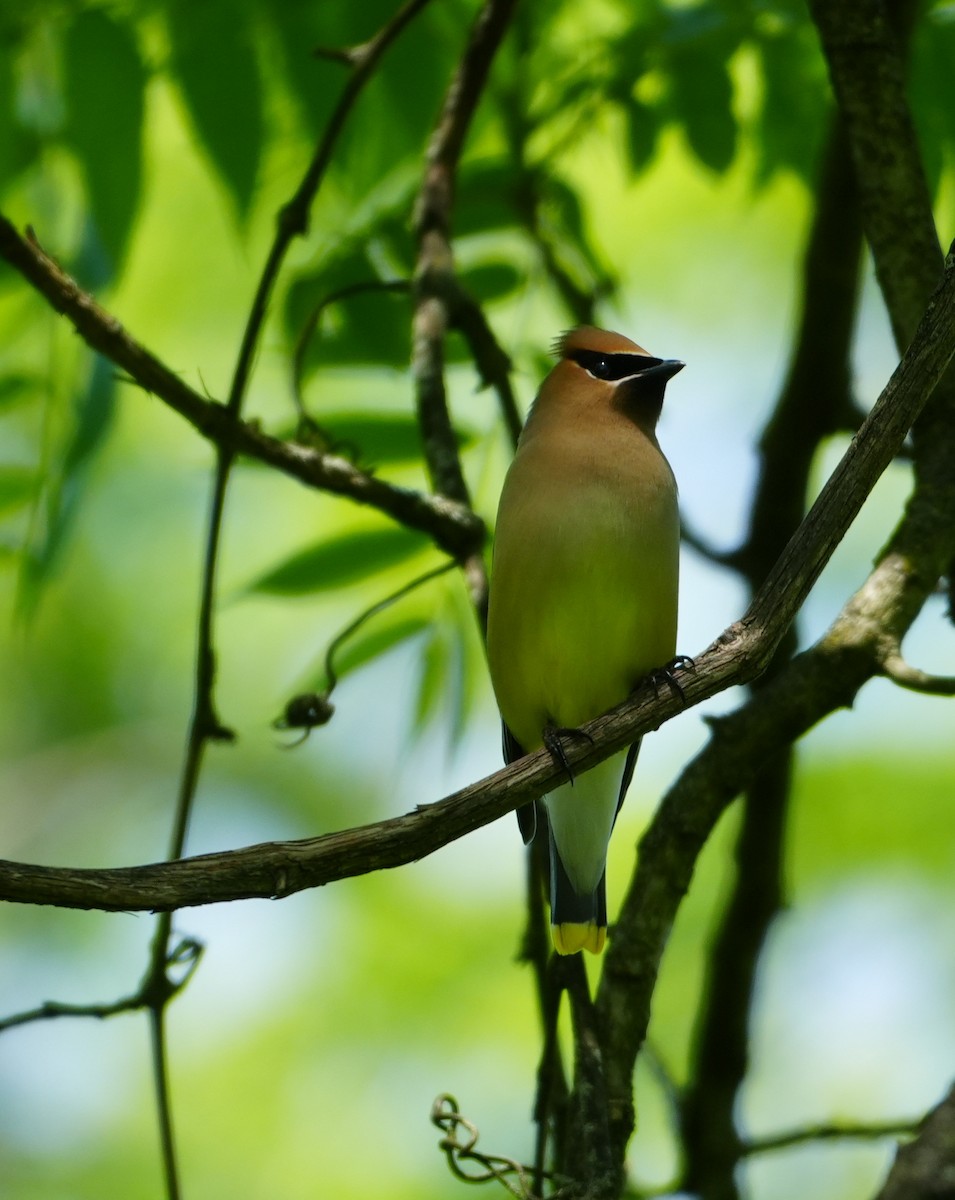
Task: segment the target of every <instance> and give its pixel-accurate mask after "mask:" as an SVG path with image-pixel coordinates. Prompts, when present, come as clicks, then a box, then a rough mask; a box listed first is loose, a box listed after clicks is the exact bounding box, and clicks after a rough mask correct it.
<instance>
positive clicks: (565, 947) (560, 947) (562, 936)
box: [550, 921, 607, 954]
mask: <svg viewBox="0 0 955 1200" xmlns="http://www.w3.org/2000/svg"><path fill="white" fill-rule="evenodd" d="M550 929H551V933H552V934H553V937H554V949H555V950H556V951H557V953H558V954H576V953H577V952H578V951H579V950H589V951H590V953H591V954H599V953H600V952H601V950H603V948H604V946H605V945H606V943H607V926H606V925H596V924H595V923H594V922H593V921H589V922H588V923H587V924H586V925H583V924H577V923H575V922H570V921H567V922H565V923H564V924H563V925H551V927H550Z"/></svg>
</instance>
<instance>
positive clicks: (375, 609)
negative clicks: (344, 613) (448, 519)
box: [272, 561, 455, 750]
mask: <svg viewBox="0 0 955 1200" xmlns="http://www.w3.org/2000/svg"><path fill="white" fill-rule="evenodd" d="M454 565H455V563H454V562H453V561H451V562H446V563H442V564H441V566H440V567H435V568H434V570H431V571H426V572H425V573H424V574H423V575H418V576H417V577H416V578H415V579H412V580H411V582H410V583H406V584H404V585H403V586H402V587H400V588H398V590H397V591H396V592H391V593H390V595H388V596H385V598H384V599H383V600H378V601H377V602H376V603H375V604H373V605H372V606H371V607H370V608H366V609H365V611H364V612H362V613H360V614H359V615H358V616H357V617H356V618H355V619H354V621H350V622H349V624H347V625H346V626H345V628H344V629H342V630H341V631H340V632H339V633H337V634H336V635H335V637H333V638H332V640H331V641H330V642H329V644H328V649H327V650H326V651H325V678H326V679H327V681H328V685H327V687H326V688H325V690H324V692H304V693H302V695H300V696H293V697H292V699H291V700H289V702H288V704H286V706H285V709H284V711H283V713H282V715H281V716H280V717H277V718H276V719H275V720H274V721H273V722H272V728H273V729H303V730H304V731H305V732H304V733H303V734H302V736H301V737H300V738H296V739H295V741H294V742H289V743H288V745H287V746H286V747H285V749H286V750H292V749H294V748H295V747H296V746H301V744H302V742H304V741H305V739H306V738H307V737H308V735H309V734H310V733H311V732H312V730H313V729H316V728H317V727H318V726H319V725H327V724H328V722H329V721H330V720H331V719H332V714H333V713H334V712H335V708H334V705H332V703H331V701H330V699H329V697H330V696H331V694H332V692H333V691H334V690H335V685H336V684H337V683H338V672H337V671H336V670H335V655H336V654H337V653H338V651H339V649H340V648H341V646H342V644H343V643H344V642H347V641H348V639H349V638H350V637H351V636H352V634H353V633H356V632H357V631H358V630H359V629H360V628H361V627H362V625H364V623H365V622H366V621H367V620H369V619H370V618H371V617H374V616H377V614H378V613H380V612H384V610H385V609H386V608H389V607H390V606H391V605H392V604H394V603H395V601H396V600H400V599H401V598H402V597H403V596H407V595H408V593H409V592H413V591H414V590H415V588H418V587H420V586H421V585H422V584H423V583H428V582H430V580H432V579H436V578H437V577H438V576H439V575H443V574H444V573H445V571H450V570H451V568H452V567H453V566H454Z"/></svg>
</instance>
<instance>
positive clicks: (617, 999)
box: [0, 254, 955, 1105]
mask: <svg viewBox="0 0 955 1200" xmlns="http://www.w3.org/2000/svg"><path fill="white" fill-rule="evenodd" d="M953 353H955V254H950V255H949V257H948V259H947V261H946V271H945V275H944V278H943V281H942V283H941V284H940V285H939V288H938V289H937V291H936V294H935V296H934V297H933V299H932V301H931V303H930V304H929V306H928V308H927V310H926V313H925V315H924V317H923V319H922V322H921V323H920V325H919V328H918V331H917V332H916V336H915V338H914V340H913V342H912V345H911V347H910V348H909V350H908V352H907V353H906V355H905V357H904V358H903V360H902V362H901V363H900V364H899V366H898V368H897V369H896V371H895V372H894V373H893V375H892V378H891V379H890V380H889V383H888V384H887V385H886V388H885V389H884V391H883V393H882V395H881V396H880V398H879V401H878V403H877V404H876V406H875V407H874V408H873V410H872V412H871V413H870V415H869V417H868V418H867V419H866V422H865V424H864V425H863V427H862V429H861V430H860V431H859V433H858V435H857V436H856V438H855V439H854V440H853V443H852V445H851V446H850V447H849V449H848V450H847V451H846V454H845V456H844V457H843V460H842V462H841V463H840V464H839V467H837V469H836V471H835V472H834V474H833V477H832V479H831V480H830V482H829V484H827V486H826V487H825V488H824V489H823V491H822V493H821V495H820V496H819V498H818V499H817V501H816V503H815V504H814V505H813V508H812V510H811V512H810V514H809V517H807V519H806V521H804V522H803V524H802V525H801V526H800V528H799V530H798V531H797V533H796V534H795V536H794V537H793V539H792V541H791V542H790V544H789V546H788V547H787V550H786V552H785V553H784V555H783V556H782V558H781V559H780V562H779V564H777V567H776V568H775V569H774V571H773V572H772V573H771V576H770V579H769V581H767V584H766V585H765V586H764V587H763V588H762V589H760V592H759V594H758V596H757V597H756V599H755V600H754V602H753V605H752V606H751V608H750V610H749V612H748V613H747V614H746V615H745V616H744V617H743V619H742V620H740V621H738V622H736V623H735V624H734V625H732V626H730V628H729V629H727V630H726V631H725V632H724V633H723V634H722V635H721V636H720V637H719V638H718V639H717V640H716V642H714V643H713V645H712V646H711V647H710V648H709V649H708V650H706V651H704V652H703V653H702V654H701V655H699V657H698V659H697V669H696V670H695V671H694V672H690V673H688V674H687V676H686V677H685V682H684V693H685V698H686V704H688V705H695V704H699V703H700V702H701V701H703V700H706V699H708V698H709V697H711V696H713V695H716V694H717V693H718V692H720V691H722V690H723V689H724V688H726V687H729V686H730V685H732V684H737V683H745V682H748V681H750V680H751V679H752V678H754V676H755V675H757V674H758V673H759V672H760V671H761V670H762V669H763V668H764V667H765V664H766V663H767V662H768V661H769V659H770V658H771V657H772V654H773V652H774V649H775V647H776V646H777V645H778V644H779V641H780V639H781V638H782V637H783V636H784V634H785V632H786V629H787V628H788V627H789V623H790V622H791V620H792V615H793V613H794V612H795V611H796V610H797V609H798V608H799V605H800V604H801V603H802V601H803V600H804V599H805V597H806V594H807V593H808V591H809V588H810V587H811V586H812V582H813V581H814V580H815V578H816V577H817V575H818V573H819V571H820V570H821V569H822V566H823V565H824V562H825V558H826V556H827V554H828V553H831V550H832V548H833V547H834V546H835V545H836V544H838V541H839V539H840V538H841V537H842V535H843V534H844V533H845V531H846V529H848V527H849V525H850V524H851V522H852V520H853V519H854V517H855V515H856V513H857V512H858V509H859V507H860V506H861V504H862V502H863V500H864V499H865V497H866V495H867V494H868V492H869V491H870V490H871V488H872V487H873V486H874V484H875V482H876V480H877V479H878V477H879V475H880V474H881V471H882V470H883V469H884V467H885V465H887V463H888V462H890V461H891V459H892V457H893V454H894V453H895V451H896V450H897V448H898V446H899V445H900V444H901V442H902V439H903V438H904V436H905V431H906V429H907V427H908V425H909V424H911V422H912V421H913V420H915V418H916V417H917V416H918V413H919V412H920V411H921V409H922V407H923V406H924V404H925V403H926V401H927V399H928V397H929V396H930V394H931V391H932V388H933V387H934V386H935V384H936V382H937V381H938V378H939V376H940V374H941V372H942V371H943V370H944V368H945V366H946V364H947V362H948V360H949V359H950V358H951V356H952V354H953ZM936 521H937V528H936V530H935V538H934V541H933V543H932V544H931V545H930V546H928V547H927V548H926V551H925V553H926V554H928V553H934V554H935V555H936V557H937V556H938V555H939V554H941V555H943V556H944V554H946V553H948V555H949V557H951V554H952V553H953V552H955V511H953V512H949V511H947V510H946V509H944V508H939V509H938V510H937V512H936ZM923 559H924V555H923ZM931 570H932V568H931V565H929V566H926V564H925V562H924V561H920V560H915V559H912V560H906V561H899V559H898V557H897V556H889V558H888V559H886V560H884V561H883V563H882V564H881V565H880V567H879V568H878V569H877V570H876V572H874V574H873V576H872V577H871V578H870V580H869V582H868V583H867V584H866V585H865V587H864V588H863V589H862V591H861V592H860V593H858V595H857V596H856V597H854V598H853V601H852V602H851V603H850V605H849V606H847V609H846V611H845V613H844V614H843V616H842V617H841V618H840V620H839V621H838V622H837V624H836V626H834V628H833V630H832V631H831V632H830V634H829V635H827V638H826V639H825V640H824V642H823V643H821V644H820V646H819V647H817V648H816V650H815V651H812V652H807V653H806V654H804V655H801V656H800V658H798V659H796V660H794V662H793V663H792V664H791V665H790V667H788V668H787V670H786V671H785V672H784V673H782V674H781V675H780V676H779V677H778V678H777V679H776V680H774V681H773V683H772V685H771V686H770V687H768V688H766V689H765V690H764V691H763V693H762V694H761V696H760V697H759V699H758V702H756V703H751V704H749V705H747V706H746V707H745V708H744V709H742V710H740V711H739V712H738V713H736V714H734V715H733V716H732V717H727V718H722V719H721V720H720V721H719V722H718V723H716V727H717V729H718V731H719V737H718V738H717V739H716V740H715V745H714V747H713V748H712V750H711V751H710V752H709V753H707V752H704V754H703V755H701V756H700V758H699V759H698V760H697V761H696V763H695V764H692V765H691V767H690V768H688V771H687V773H686V774H685V783H684V787H683V799H682V800H681V802H680V804H679V805H678V806H674V803H673V802H672V801H670V802H669V803H668V802H667V801H664V805H663V807H662V809H661V816H660V819H659V821H658V822H655V828H657V830H658V832H657V833H656V834H655V835H654V836H655V837H656V838H657V840H658V842H659V845H658V846H657V847H651V848H650V849H651V850H652V851H653V852H652V853H649V854H647V855H646V858H647V861H648V862H652V863H653V864H654V866H653V873H652V876H651V877H650V878H649V879H645V878H643V877H641V878H640V880H639V885H638V888H637V891H638V892H639V891H640V890H641V889H645V888H646V887H647V886H649V887H650V889H651V891H654V892H657V893H659V903H654V902H651V903H650V904H649V907H646V906H645V905H644V903H643V901H642V900H641V899H639V897H638V899H637V900H633V899H631V898H628V905H630V906H633V905H637V907H638V908H642V909H644V910H645V911H646V912H648V913H652V914H654V915H653V918H652V921H650V922H649V923H648V924H647V925H639V926H637V924H636V923H635V922H634V921H633V920H632V916H631V917H630V918H628V919H625V920H624V921H622V922H621V929H625V930H627V931H628V933H627V936H620V937H619V938H618V939H615V940H614V941H613V942H612V943H611V948H610V953H609V955H608V958H607V965H606V968H605V972H604V974H605V977H606V979H607V980H608V981H609V982H607V983H606V985H605V984H604V983H602V985H601V994H602V997H603V1000H602V1009H601V1010H599V1011H600V1016H601V1021H602V1023H603V1025H604V1027H605V1028H606V1027H607V1025H608V1022H609V1023H610V1026H611V1036H612V1038H617V1039H622V1042H623V1044H622V1045H621V1046H620V1047H617V1049H619V1050H621V1051H622V1052H623V1057H621V1055H619V1054H618V1053H616V1052H615V1051H614V1052H611V1050H610V1049H608V1047H607V1046H606V1045H605V1047H604V1061H605V1065H606V1068H607V1070H608V1071H609V1070H610V1069H611V1067H612V1068H613V1070H614V1072H615V1074H617V1075H618V1077H617V1078H616V1080H615V1083H616V1085H617V1089H616V1090H615V1089H614V1088H613V1087H611V1096H612V1097H616V1103H617V1104H618V1105H619V1104H620V1102H621V1097H620V1091H619V1088H620V1079H619V1072H618V1068H619V1070H623V1071H625V1073H626V1080H627V1083H626V1088H625V1093H626V1095H627V1097H629V1095H630V1084H629V1081H630V1078H631V1073H632V1066H633V1061H634V1059H635V1056H636V1050H637V1049H638V1048H639V1044H640V1042H641V1041H642V1037H643V1032H642V1031H636V1030H635V1025H634V1020H633V1017H632V1015H631V1012H630V1007H632V1008H633V1011H635V1012H636V1013H637V1015H638V1017H639V1014H640V1013H641V1012H642V1011H643V1008H644V1007H646V1009H647V1012H648V1011H649V1008H648V1006H649V992H646V993H644V992H643V991H642V990H640V989H639V987H638V985H639V981H640V980H642V981H643V984H644V985H645V984H646V982H647V980H646V972H647V971H648V970H651V969H652V973H653V974H654V976H655V971H656V964H657V962H658V959H659V953H662V946H663V942H664V941H665V935H666V932H667V931H668V929H669V924H670V923H671V922H672V919H673V915H674V913H675V911H676V906H677V905H678V903H679V899H680V897H681V896H682V891H683V890H685V888H686V886H687V885H688V882H689V876H690V874H692V870H693V862H694V861H695V856H696V853H697V852H698V850H699V848H700V847H701V846H702V842H703V841H705V838H706V836H707V835H708V833H709V830H710V829H711V828H712V825H713V824H714V823H715V821H716V819H717V817H718V816H719V814H720V813H721V812H722V810H723V808H724V807H725V805H726V804H727V803H728V802H729V800H730V799H732V797H733V796H734V795H735V794H736V793H737V792H738V791H739V790H740V788H741V787H744V786H746V785H747V784H748V782H749V780H750V779H751V778H752V773H753V771H754V770H755V769H756V767H755V765H754V763H756V762H757V761H758V760H759V759H760V757H761V755H762V753H763V751H764V750H765V749H766V748H767V747H769V748H772V747H775V746H779V745H784V744H786V743H787V742H789V741H791V740H792V739H793V738H794V737H797V736H799V734H800V733H802V732H804V731H805V730H806V729H808V728H809V727H810V726H811V725H812V724H814V723H815V722H816V721H817V720H819V719H820V717H821V716H823V715H825V713H827V712H830V711H832V709H833V708H835V707H838V706H839V705H841V704H845V703H848V702H849V700H851V698H852V696H853V695H854V694H855V690H857V689H858V687H860V686H861V685H862V683H863V682H864V681H865V680H866V679H867V678H869V677H870V676H871V675H872V674H873V673H874V672H875V670H876V669H877V664H878V662H879V661H880V659H879V655H878V641H879V638H880V637H881V630H880V628H879V620H880V619H882V618H884V619H885V621H886V622H887V624H888V625H889V626H890V628H893V629H894V628H895V627H897V626H899V625H901V624H904V622H905V621H906V620H909V621H911V620H912V619H914V615H915V613H917V611H918V608H919V606H920V604H921V602H922V601H924V599H925V597H926V596H927V595H928V593H929V592H930V591H931V590H932V588H933V587H934V584H935V579H937V575H936V576H935V579H932V580H931V582H929V583H926V579H927V576H928V575H930V574H931ZM682 708H683V705H682V704H681V702H680V700H679V699H678V698H677V697H675V696H673V695H669V694H667V695H661V696H659V697H657V696H654V695H653V694H652V692H651V689H649V688H645V689H642V690H641V691H640V692H639V693H637V695H635V696H634V697H633V698H631V699H630V700H628V701H627V702H625V703H624V704H621V705H618V706H617V708H615V709H613V710H611V711H610V712H609V713H606V714H605V715H604V716H602V717H598V718H597V719H596V720H594V721H591V722H589V723H588V724H587V725H586V726H585V727H584V728H585V729H586V731H587V733H588V734H589V735H590V736H591V737H592V738H593V744H592V745H590V744H589V743H586V742H584V741H583V740H579V741H578V740H575V741H574V742H573V743H572V744H569V746H568V750H567V758H568V760H569V762H570V764H571V766H573V767H575V768H578V769H581V770H585V769H587V768H588V767H591V766H594V765H595V764H596V763H598V762H600V761H602V760H603V759H604V758H607V757H608V756H609V755H610V754H613V753H614V752H616V751H617V750H621V749H623V748H624V747H625V746H628V745H630V744H631V743H632V742H633V741H634V740H635V738H636V737H638V736H639V735H640V734H642V733H645V732H647V731H649V730H651V729H655V728H658V727H659V726H660V725H661V724H662V723H663V722H664V721H667V720H669V719H670V718H671V717H674V716H676V715H677V713H678V712H680V711H682ZM562 775H563V769H562V768H561V767H558V766H555V764H554V762H553V761H552V760H551V758H550V756H549V755H548V754H547V752H546V751H543V750H542V751H538V752H537V753H535V754H533V755H529V756H528V757H526V758H523V759H521V760H520V761H518V762H517V763H514V764H513V765H512V766H510V767H508V768H506V769H505V770H503V771H499V772H497V774H495V775H492V776H489V777H488V778H487V779H485V780H482V781H481V782H479V783H476V784H473V785H472V786H470V787H468V788H465V789H464V790H463V791H460V792H457V793H455V794H454V795H453V796H451V797H448V798H447V799H445V800H442V801H441V802H439V803H437V804H433V805H429V806H427V807H424V808H421V809H419V810H417V811H416V812H414V813H409V814H406V815H404V816H400V817H393V818H391V819H390V820H387V821H381V822H377V823H376V824H373V825H368V826H365V827H363V828H358V829H350V830H346V831H344V832H342V833H335V834H329V835H327V836H326V837H323V838H313V839H307V840H304V841H298V842H282V843H267V844H265V845H262V846H252V847H247V848H245V849H243V850H237V851H231V852H227V853H222V854H212V855H203V856H201V857H198V858H192V859H183V860H180V861H179V862H176V863H160V864H154V865H151V866H144V867H128V868H116V869H112V870H84V871H78V870H74V869H72V868H66V867H42V866H32V865H28V864H23V863H11V862H0V899H5V900H14V901H18V902H22V903H32V904H57V905H62V906H66V907H75V908H97V909H106V910H117V909H130V910H136V909H139V910H142V909H149V908H155V909H164V908H170V907H181V906H187V905H191V904H207V903H212V902H214V901H223V900H235V899H242V898H245V897H249V896H275V897H278V896H284V895H288V894H289V893H291V892H293V891H298V890H300V889H302V888H306V887H315V886H318V885H320V884H323V883H329V882H331V881H333V880H335V879H342V878H345V877H348V876H354V875H361V874H366V873H368V872H369V871H373V870H378V869H383V868H388V867H395V866H400V865H402V864H403V863H407V862H410V861H413V860H415V859H418V858H421V857H423V856H424V855H426V854H430V853H433V852H434V851H435V850H437V849H439V848H440V847H441V846H444V845H447V844H448V843H449V842H451V841H454V840H455V839H457V838H459V837H463V836H464V835H465V834H466V833H469V832H471V831H472V830H474V829H477V828H480V827H481V826H482V825H486V824H488V823H489V822H490V821H493V820H495V819H496V818H498V817H500V816H503V815H504V814H505V813H507V812H510V811H511V810H513V809H515V808H517V807H518V806H519V805H521V804H524V803H526V802H527V801H528V800H530V799H532V798H534V797H536V796H539V795H541V794H543V793H544V792H545V791H547V790H548V789H549V788H551V787H553V786H554V784H555V783H556V782H557V781H558V779H559V778H561V777H562ZM687 797H689V799H687ZM681 889H682V890H681ZM647 964H651V965H650V966H648V965H647ZM635 988H637V989H638V990H637V991H636V992H635ZM618 1005H623V1006H624V1008H623V1009H622V1010H621V1009H618ZM628 1006H629V1007H628ZM608 1007H609V1008H610V1009H611V1010H612V1011H608ZM631 1041H632V1042H633V1043H634V1044H633V1045H630V1050H632V1053H630V1055H629V1067H627V1066H626V1065H625V1063H626V1052H627V1045H628V1044H629V1043H630V1042H631ZM618 1060H619V1062H618ZM608 1082H609V1081H608ZM627 1102H628V1103H629V1100H628V1101H627Z"/></svg>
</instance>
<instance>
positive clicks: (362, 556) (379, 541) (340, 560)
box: [249, 526, 431, 596]
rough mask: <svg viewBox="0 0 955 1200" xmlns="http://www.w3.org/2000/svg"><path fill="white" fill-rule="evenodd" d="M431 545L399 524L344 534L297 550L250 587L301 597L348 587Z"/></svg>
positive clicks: (260, 590)
mask: <svg viewBox="0 0 955 1200" xmlns="http://www.w3.org/2000/svg"><path fill="white" fill-rule="evenodd" d="M430 544H431V543H430V541H429V539H428V538H427V537H425V535H424V534H421V533H417V532H415V531H414V530H411V529H402V528H400V527H399V526H395V527H393V528H387V529H365V530H359V531H358V532H356V533H346V534H342V535H340V536H338V537H332V538H328V539H326V540H325V541H322V542H318V543H317V544H316V545H314V546H309V547H308V549H306V550H299V551H297V552H296V553H295V554H293V555H292V556H291V557H290V558H287V559H286V560H285V561H284V562H282V563H280V564H279V565H278V566H277V567H273V568H272V570H271V571H268V572H267V573H266V574H265V575H262V576H261V577H260V578H259V579H257V580H256V581H255V582H254V583H253V584H251V586H250V588H249V590H250V591H253V592H266V593H268V594H270V595H277V596H302V595H306V594H309V593H312V592H322V591H328V590H330V589H333V588H341V587H347V586H348V585H349V584H352V583H357V582H358V581H359V580H362V579H366V578H368V577H369V576H370V575H374V574H375V573H376V572H377V571H384V570H386V569H387V568H389V567H395V566H397V565H398V564H399V563H403V562H405V561H406V560H407V559H410V558H413V557H415V555H418V554H420V553H421V552H422V551H423V550H425V549H426V548H427V547H428V546H429V545H430Z"/></svg>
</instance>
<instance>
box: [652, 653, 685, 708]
mask: <svg viewBox="0 0 955 1200" xmlns="http://www.w3.org/2000/svg"><path fill="white" fill-rule="evenodd" d="M695 668H696V663H695V662H694V661H693V659H692V658H690V656H689V655H688V654H678V655H677V656H676V657H675V658H671V659H670V661H669V662H668V663H666V664H665V665H664V666H662V667H657V668H655V669H654V670H653V671H651V672H650V674H649V675H648V676H647V679H648V680H649V682H650V683H651V684H652V685H653V695H654V696H655V697H658V696H659V695H660V688H661V687H663V685H664V684H665V685H666V686H667V687H668V688H669V689H670V691H671V692H673V694H674V695H676V696H679V697H680V699H681V700H682V701H683V702H684V703H685V702H686V696H685V695H684V694H683V688H682V687H680V681H679V680H678V679H677V677H676V673H677V671H693V670H695Z"/></svg>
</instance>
